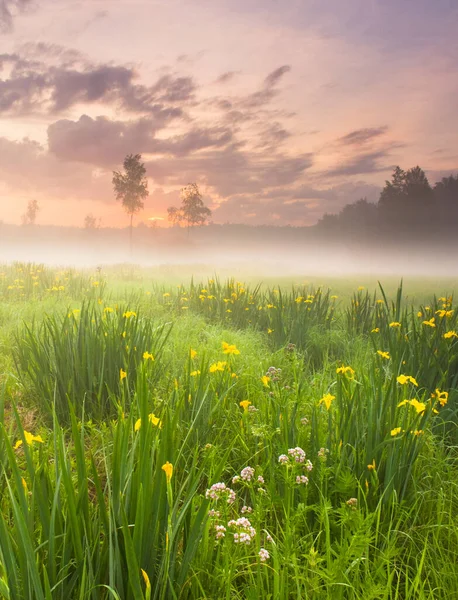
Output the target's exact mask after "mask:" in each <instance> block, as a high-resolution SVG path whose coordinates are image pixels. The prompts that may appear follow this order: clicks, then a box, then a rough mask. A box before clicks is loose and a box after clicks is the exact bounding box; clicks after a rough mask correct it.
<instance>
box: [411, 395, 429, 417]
mask: <svg viewBox="0 0 458 600" xmlns="http://www.w3.org/2000/svg"><path fill="white" fill-rule="evenodd" d="M409 404H410V405H411V406H413V407H414V408H415V410H416V411H417V413H418V414H423V413H424V412H425V410H426V404H425V403H424V402H419V401H418V400H416V399H415V398H414V399H413V400H410V401H409Z"/></svg>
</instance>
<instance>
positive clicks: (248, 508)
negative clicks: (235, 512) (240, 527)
mask: <svg viewBox="0 0 458 600" xmlns="http://www.w3.org/2000/svg"><path fill="white" fill-rule="evenodd" d="M240 512H241V513H242V515H244V514H246V513H252V512H253V509H252V508H251V506H242V510H241V511H240Z"/></svg>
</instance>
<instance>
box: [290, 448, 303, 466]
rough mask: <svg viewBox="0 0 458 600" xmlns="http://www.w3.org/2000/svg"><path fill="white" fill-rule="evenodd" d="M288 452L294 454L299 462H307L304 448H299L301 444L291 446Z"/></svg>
mask: <svg viewBox="0 0 458 600" xmlns="http://www.w3.org/2000/svg"><path fill="white" fill-rule="evenodd" d="M288 454H289V456H292V457H293V458H294V460H295V462H297V463H303V462H305V452H304V451H303V450H302V448H299V446H296V448H290V449H289V450H288Z"/></svg>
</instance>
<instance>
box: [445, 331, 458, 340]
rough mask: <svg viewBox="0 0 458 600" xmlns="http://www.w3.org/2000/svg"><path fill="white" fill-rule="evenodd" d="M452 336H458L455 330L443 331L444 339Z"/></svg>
mask: <svg viewBox="0 0 458 600" xmlns="http://www.w3.org/2000/svg"><path fill="white" fill-rule="evenodd" d="M452 337H456V338H458V333H456V331H447V332H446V333H444V339H446V340H449V339H450V338H452Z"/></svg>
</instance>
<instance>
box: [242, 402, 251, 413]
mask: <svg viewBox="0 0 458 600" xmlns="http://www.w3.org/2000/svg"><path fill="white" fill-rule="evenodd" d="M250 404H251V402H250V401H249V400H242V401H241V402H240V406H241V407H242V408H243V410H244V412H248V407H249V406H250Z"/></svg>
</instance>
